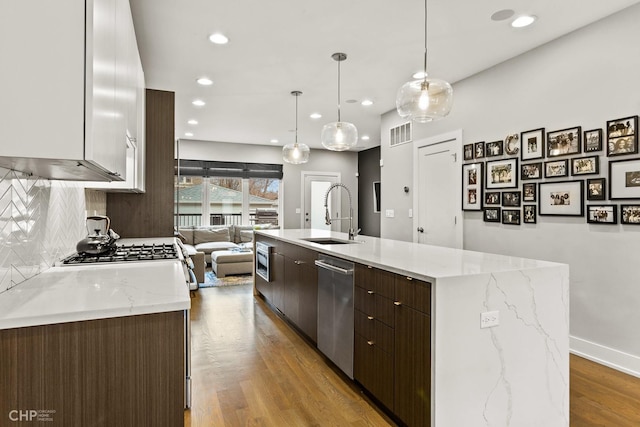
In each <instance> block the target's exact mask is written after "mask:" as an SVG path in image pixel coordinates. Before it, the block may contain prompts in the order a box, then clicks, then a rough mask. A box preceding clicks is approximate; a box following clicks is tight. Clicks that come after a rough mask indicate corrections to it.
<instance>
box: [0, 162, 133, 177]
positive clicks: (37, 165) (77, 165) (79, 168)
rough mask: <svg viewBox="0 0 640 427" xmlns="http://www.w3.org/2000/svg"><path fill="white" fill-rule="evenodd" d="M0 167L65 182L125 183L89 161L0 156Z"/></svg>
mask: <svg viewBox="0 0 640 427" xmlns="http://www.w3.org/2000/svg"><path fill="white" fill-rule="evenodd" d="M0 167H3V168H5V169H10V170H15V171H18V172H23V173H25V174H27V175H32V176H36V177H40V178H46V179H51V180H63V181H124V179H125V177H123V176H117V175H113V174H112V173H111V172H109V171H107V170H105V169H103V168H102V167H100V166H98V165H96V164H94V163H93V162H91V161H88V160H60V159H45V158H29V157H5V156H0Z"/></svg>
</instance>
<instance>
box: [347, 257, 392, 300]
mask: <svg viewBox="0 0 640 427" xmlns="http://www.w3.org/2000/svg"><path fill="white" fill-rule="evenodd" d="M394 276H395V275H394V274H393V273H391V272H389V271H385V270H380V269H379V268H375V267H372V266H369V265H364V264H356V275H355V285H356V286H357V287H361V288H364V289H368V290H372V291H375V292H376V293H377V294H379V295H382V296H385V297H387V298H393V295H394V291H393V288H394Z"/></svg>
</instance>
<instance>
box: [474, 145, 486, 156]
mask: <svg viewBox="0 0 640 427" xmlns="http://www.w3.org/2000/svg"><path fill="white" fill-rule="evenodd" d="M473 150H474V154H473V155H474V157H475V158H476V159H482V158H483V157H484V141H481V142H476V143H475V144H473Z"/></svg>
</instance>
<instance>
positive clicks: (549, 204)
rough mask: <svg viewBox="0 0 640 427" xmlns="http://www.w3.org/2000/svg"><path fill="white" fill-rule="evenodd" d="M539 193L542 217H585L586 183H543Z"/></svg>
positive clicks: (539, 211)
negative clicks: (584, 195) (584, 198)
mask: <svg viewBox="0 0 640 427" xmlns="http://www.w3.org/2000/svg"><path fill="white" fill-rule="evenodd" d="M538 192H539V195H538V213H539V214H540V215H559V216H584V203H583V200H582V195H583V194H584V181H582V180H579V181H561V182H541V183H540V184H539V186H538Z"/></svg>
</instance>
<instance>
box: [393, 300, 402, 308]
mask: <svg viewBox="0 0 640 427" xmlns="http://www.w3.org/2000/svg"><path fill="white" fill-rule="evenodd" d="M393 305H395V306H398V307H400V306H401V305H402V303H401V302H400V301H394V302H393Z"/></svg>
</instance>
